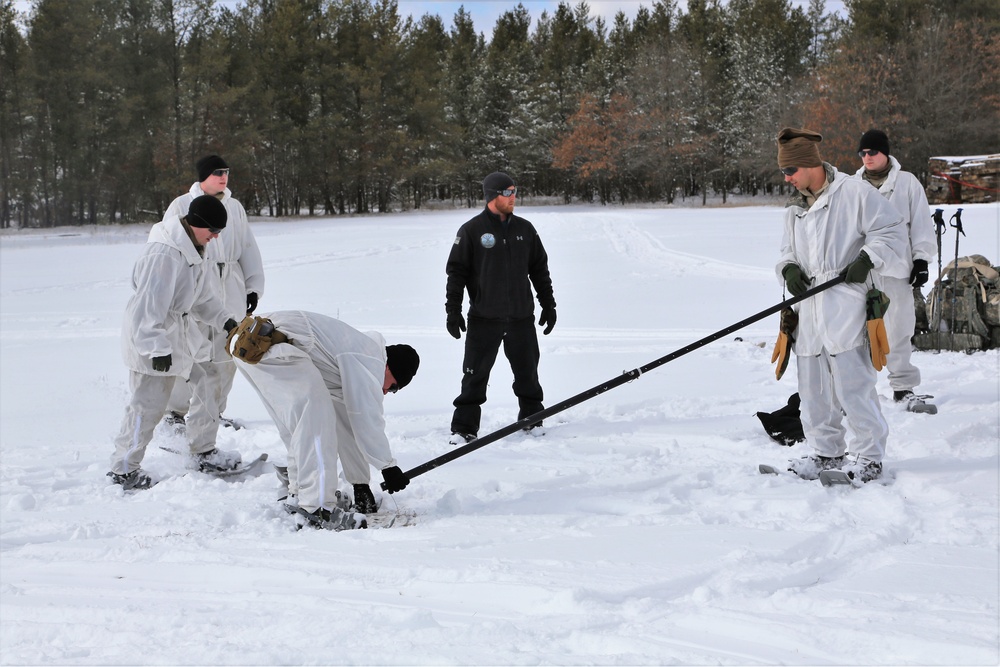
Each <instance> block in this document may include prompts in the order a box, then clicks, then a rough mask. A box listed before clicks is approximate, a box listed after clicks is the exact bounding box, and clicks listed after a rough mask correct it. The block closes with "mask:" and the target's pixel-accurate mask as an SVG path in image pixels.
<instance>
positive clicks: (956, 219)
mask: <svg viewBox="0 0 1000 667" xmlns="http://www.w3.org/2000/svg"><path fill="white" fill-rule="evenodd" d="M948 222H949V223H950V224H951V226H952V227H954V228H955V229H956V230H957V233H956V234H955V264H954V267H955V273H954V275H953V276H952V279H951V339H952V341H954V340H955V316H956V312H955V311H956V310H958V238H959V236H965V231H964V230H963V229H962V209H961V208H960V209H958V210H957V211H955V215H953V216H951V220H949V221H948Z"/></svg>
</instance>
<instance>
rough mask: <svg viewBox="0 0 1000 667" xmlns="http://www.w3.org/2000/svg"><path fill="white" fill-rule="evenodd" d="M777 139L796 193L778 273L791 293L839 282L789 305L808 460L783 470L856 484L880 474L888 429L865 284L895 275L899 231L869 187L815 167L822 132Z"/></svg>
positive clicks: (791, 131)
mask: <svg viewBox="0 0 1000 667" xmlns="http://www.w3.org/2000/svg"><path fill="white" fill-rule="evenodd" d="M777 139H778V167H779V168H780V169H781V173H782V174H783V175H784V178H785V182H786V183H789V184H790V185H792V186H793V187H794V188H795V189H796V192H795V193H794V194H793V196H792V200H791V201H790V202H789V203H788V205H787V207H786V209H785V221H784V233H783V235H782V239H781V257H780V259H779V261H778V264H777V266H776V270H777V274H778V276H779V277H780V279H781V280H783V281H784V283H785V285H786V286H787V288H788V291H789V292H791V293H792V294H793V295H796V296H797V295H799V294H802V293H803V292H805V291H806V290H808V289H809V288H810V287H811V286H816V285H819V284H821V283H824V282H826V281H828V280H831V279H832V278H835V277H836V276H838V275H844V276H845V281H846V282H845V283H843V284H839V285H835V286H834V287H832V288H830V289H828V290H826V291H824V292H822V293H820V294H817V295H815V296H814V297H812V298H809V299H806V300H804V301H802V302H800V303H799V304H798V306H797V308H798V323H797V326H796V328H795V331H794V343H792V346H793V351H794V353H795V355H796V367H797V372H798V383H799V395H800V397H801V400H802V403H801V411H802V428H803V431H804V433H805V436H806V439H807V440H808V441H809V442H810V444H811V445H812V447H813V450H814V454H813V455H812V456H807V457H804V458H801V459H797V460H793V461H791V462H790V467H789V470H791V471H792V472H794V473H795V474H797V475H799V476H800V477H802V478H804V479H817V478H818V477H819V473H820V472H821V471H822V470H830V469H834V468H838V469H841V470H843V471H844V472H846V473H847V474H848V476H849V477H850V478H851V479H852V480H854V482H855V483H864V482H868V481H871V480H873V479H877V478H878V477H880V476H881V474H882V459H883V458H884V456H885V448H886V440H887V438H888V435H889V426H888V424H887V423H886V421H885V419H884V417H883V416H882V410H881V408H880V407H879V399H878V393H877V392H876V391H875V381H876V377H877V376H876V371H875V368H874V367H873V361H872V359H871V358H870V355H869V352H868V351H867V350H866V346H865V330H866V301H865V297H866V293H867V291H868V287H867V285H866V283H869V282H876V281H878V280H879V279H880V278H879V273H882V272H889V273H895V272H898V271H901V270H903V267H904V266H905V265H906V263H907V262H908V261H909V257H908V256H907V255H908V253H907V243H906V238H905V234H906V229H905V225H904V224H903V218H902V216H901V215H900V213H899V212H898V211H897V210H896V209H895V208H894V207H893V206H892V205H891V204H889V202H888V201H886V200H885V199H884V198H883V197H881V196H880V195H879V194H878V192H877V191H876V190H875V189H874V188H872V187H870V186H868V185H867V184H865V183H863V182H862V181H860V180H858V179H855V178H851V177H850V176H848V175H847V174H844V173H842V172H839V171H838V170H837V169H836V168H834V167H833V166H832V165H830V164H828V163H826V162H823V160H822V159H821V158H820V153H819V143H820V142H821V141H822V136H821V135H819V134H818V133H816V132H813V131H811V130H806V129H796V128H790V127H786V128H784V129H782V130H781V131H780V132H779V133H778V138H777ZM877 286H878V285H876V287H877ZM907 307H911V306H907ZM845 418H846V421H847V426H848V427H849V430H850V431H851V433H852V436H853V442H852V443H851V446H850V454H848V444H847V430H848V429H847V428H845V426H844V423H843V422H844V420H845Z"/></svg>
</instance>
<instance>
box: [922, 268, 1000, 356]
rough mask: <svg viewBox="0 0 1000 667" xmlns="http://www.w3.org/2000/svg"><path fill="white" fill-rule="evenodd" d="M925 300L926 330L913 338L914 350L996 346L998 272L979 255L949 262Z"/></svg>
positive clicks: (999, 296)
mask: <svg viewBox="0 0 1000 667" xmlns="http://www.w3.org/2000/svg"><path fill="white" fill-rule="evenodd" d="M926 303H927V328H928V331H927V333H920V334H917V335H916V336H914V337H913V346H914V347H915V348H916V349H918V350H940V349H945V350H955V351H960V352H972V351H975V350H985V349H990V348H995V347H1000V272H998V271H997V269H996V268H995V267H993V266H992V265H991V263H990V261H989V260H988V259H986V258H985V257H983V256H982V255H970V256H968V257H959V258H958V261H957V265H956V262H954V261H953V262H950V263H949V264H948V266H947V267H945V268H944V270H943V271H942V274H941V278H940V279H939V280H937V281H935V283H934V287H933V289H931V292H930V294H929V295H928V296H927V302H926Z"/></svg>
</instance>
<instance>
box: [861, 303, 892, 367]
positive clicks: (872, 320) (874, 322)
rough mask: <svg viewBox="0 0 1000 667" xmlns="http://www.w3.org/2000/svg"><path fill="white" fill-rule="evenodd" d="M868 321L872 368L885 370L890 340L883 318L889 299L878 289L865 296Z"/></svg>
mask: <svg viewBox="0 0 1000 667" xmlns="http://www.w3.org/2000/svg"><path fill="white" fill-rule="evenodd" d="M865 304H866V310H867V316H868V321H867V322H866V325H867V327H868V348H869V350H870V351H871V357H872V366H874V367H875V370H876V371H880V370H882V369H883V368H885V364H886V357H887V355H888V354H889V339H888V337H887V336H886V335H885V322H883V321H882V316H883V315H885V312H886V310H888V308H889V297H887V296H886V295H885V294H883V293H882V292H880V291H878V290H877V289H870V290H868V294H867V295H866V296H865Z"/></svg>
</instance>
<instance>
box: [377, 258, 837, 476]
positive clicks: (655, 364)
mask: <svg viewBox="0 0 1000 667" xmlns="http://www.w3.org/2000/svg"><path fill="white" fill-rule="evenodd" d="M842 282H844V276H837V277H836V278H834V279H832V280H828V281H827V282H825V283H823V284H821V285H817V286H816V287H813V288H812V289H809V290H806V291H805V292H803V293H802V294H800V295H798V296H793V297H791V298H790V299H786V300H784V301H782V302H781V303H779V304H776V305H774V306H771V307H770V308H767V309H765V310H762V311H760V312H759V313H757V314H756V315H751V316H750V317H748V318H746V319H745V320H740V321H739V322H737V323H736V324H731V325H729V326H728V327H726V328H725V329H719V330H718V331H716V332H715V333H713V334H709V335H708V336H705V337H704V338H702V339H700V340H697V341H695V342H694V343H691V344H690V345H688V346H686V347H682V348H681V349H679V350H676V351H674V352H671V353H670V354H668V355H665V356H662V357H660V358H659V359H657V360H655V361H651V362H650V363H648V364H646V365H645V366H640V367H639V368H636V369H633V370H631V371H626V372H624V373H622V374H621V375H619V376H618V377H615V378H612V379H610V380H608V381H607V382H603V383H601V384H599V385H597V386H595V387H591V388H590V389H588V390H587V391H584V392H580V393H579V394H577V395H576V396H572V397H570V398H567V399H566V400H565V401H563V402H562V403H557V404H556V405H553V406H551V407H548V408H545V409H544V410H542V411H540V412H536V413H535V414H533V415H531V416H530V417H525V418H523V419H519V420H518V421H516V422H514V423H513V424H508V425H507V426H504V427H503V428H500V429H497V430H496V431H493V432H492V433H490V434H488V435H484V436H483V437H481V438H477V439H475V440H473V441H472V442H470V443H468V444H466V445H462V446H461V447H458V448H456V449H453V450H451V451H450V452H448V453H447V454H443V455H441V456H439V457H437V458H436V459H432V460H430V461H427V462H426V463H422V464H420V465H418V466H417V467H416V468H413V469H412V470H407V471H406V473H405V474H406V476H407V477H409V478H410V479H413V478H414V477H417V476H418V475H423V474H424V473H425V472H430V471H431V470H434V469H435V468H438V467H440V466H443V465H444V464H445V463H448V462H449V461H454V460H455V459H457V458H460V457H462V456H465V455H466V454H469V453H471V452H474V451H476V450H477V449H479V448H480V447H485V446H486V445H489V444H491V443H494V442H496V441H497V440H500V439H501V438H506V437H507V436H508V435H510V434H511V433H515V432H517V431H519V430H521V429H524V428H527V427H528V426H530V425H531V424H535V423H537V422H540V421H542V420H543V419H546V418H548V417H551V416H552V415H554V414H558V413H560V412H562V411H563V410H567V409H569V408H571V407H573V406H574V405H579V404H580V403H583V402H584V401H588V400H590V399H592V398H594V397H595V396H599V395H601V394H603V393H604V392H606V391H609V390H611V389H614V388H615V387H618V386H621V385H623V384H625V383H626V382H631V381H632V380H636V379H638V378H639V376H640V375H642V374H643V373H648V372H649V371H651V370H653V369H655V368H659V367H660V366H662V365H663V364H665V363H668V362H670V361H673V360H674V359H677V358H678V357H682V356H684V355H685V354H687V353H688V352H693V351H694V350H697V349H698V348H700V347H704V346H705V345H708V344H709V343H711V342H713V341H716V340H719V339H720V338H722V337H723V336H728V335H729V334H731V333H733V332H734V331H738V330H740V329H742V328H743V327H746V326H749V325H751V324H753V323H754V322H758V321H760V320H762V319H764V318H765V317H769V316H770V315H773V314H774V313H777V312H779V311H780V310H781V309H782V308H787V307H789V306H791V305H793V304H796V303H798V302H799V301H803V300H805V299H808V298H809V297H811V296H814V295H816V294H819V293H820V292H822V291H824V290H828V289H830V288H831V287H833V286H834V285H839V284H840V283H842ZM381 486H382V490H383V491H384V490H385V482H382V484H381Z"/></svg>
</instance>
